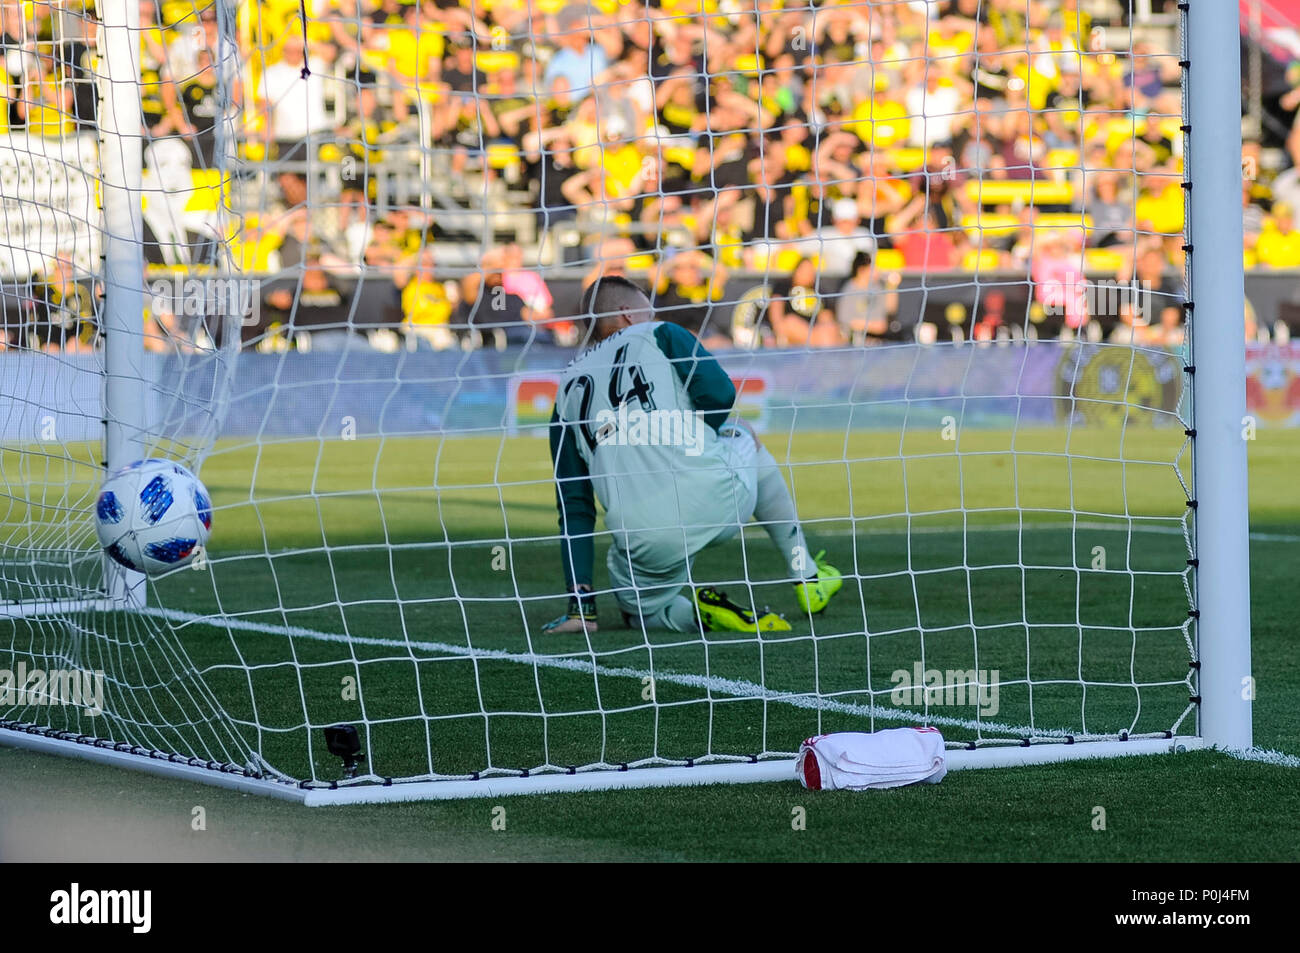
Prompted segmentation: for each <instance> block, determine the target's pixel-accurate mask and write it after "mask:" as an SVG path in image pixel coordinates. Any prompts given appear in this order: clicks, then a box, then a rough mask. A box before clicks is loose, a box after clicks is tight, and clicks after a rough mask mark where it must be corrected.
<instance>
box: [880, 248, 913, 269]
mask: <svg viewBox="0 0 1300 953" xmlns="http://www.w3.org/2000/svg"><path fill="white" fill-rule="evenodd" d="M906 267H907V263H906V261H904V259H903V253H902V252H901V251H899V250H898V249H897V248H882V249H880V250H879V251H878V252H876V268H878V269H879V270H881V271H898V270H900V269H902V268H906Z"/></svg>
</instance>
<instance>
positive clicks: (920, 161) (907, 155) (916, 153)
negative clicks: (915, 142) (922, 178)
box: [887, 146, 925, 172]
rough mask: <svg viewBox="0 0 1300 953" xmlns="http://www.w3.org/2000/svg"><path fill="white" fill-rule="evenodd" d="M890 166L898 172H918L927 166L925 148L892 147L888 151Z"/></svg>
mask: <svg viewBox="0 0 1300 953" xmlns="http://www.w3.org/2000/svg"><path fill="white" fill-rule="evenodd" d="M887 160H888V162H889V167H890V168H891V169H894V170H895V171H898V172H916V171H918V170H920V169H923V168H925V150H924V149H913V148H911V147H910V146H909V147H906V148H899V149H891V150H890V151H889V152H888V153H887Z"/></svg>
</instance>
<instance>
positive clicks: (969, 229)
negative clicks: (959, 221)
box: [963, 211, 1020, 244]
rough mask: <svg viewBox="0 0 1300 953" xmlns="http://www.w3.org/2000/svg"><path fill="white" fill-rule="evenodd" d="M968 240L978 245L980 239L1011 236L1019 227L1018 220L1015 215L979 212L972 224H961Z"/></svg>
mask: <svg viewBox="0 0 1300 953" xmlns="http://www.w3.org/2000/svg"><path fill="white" fill-rule="evenodd" d="M963 224H964V227H965V230H966V234H967V236H969V238H970V240H971V241H973V242H975V243H977V244H978V243H979V241H980V237H981V236H983V237H984V238H996V237H1000V236H1003V235H1010V234H1012V233H1013V232H1014V231H1015V230H1016V229H1017V228H1019V227H1020V219H1019V217H1018V216H1015V215H1003V214H996V213H993V212H984V211H981V212H980V213H979V214H978V215H977V216H976V217H975V220H974V221H973V222H965V223H963Z"/></svg>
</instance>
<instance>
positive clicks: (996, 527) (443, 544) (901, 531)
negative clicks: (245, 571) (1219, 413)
mask: <svg viewBox="0 0 1300 953" xmlns="http://www.w3.org/2000/svg"><path fill="white" fill-rule="evenodd" d="M903 518H904V517H897V519H903ZM917 518H918V519H919V518H922V517H917ZM876 519H877V518H876V517H870V518H863V519H860V520H858V521H857V522H858V523H861V524H866V525H864V526H859V527H856V528H855V527H851V526H835V527H827V526H822V525H821V524H822V523H842V522H844V518H841V517H829V518H825V519H821V518H814V519H807V520H804V521H803V526H804V528H805V531H806V532H807V533H808V535H809V536H811V537H812V538H814V539H817V538H820V537H826V538H828V539H837V538H840V537H845V536H866V537H870V536H940V535H943V536H954V535H958V534H961V533H966V534H968V535H973V534H976V533H1016V532H1022V533H1033V532H1039V531H1052V532H1060V531H1062V530H1079V531H1081V532H1107V533H1123V532H1132V533H1155V534H1158V535H1161V536H1182V535H1183V530H1182V528H1181V527H1180V526H1160V525H1150V526H1148V525H1145V523H1146V522H1147V521H1148V520H1150V519H1152V518H1151V517H1147V518H1144V519H1138V518H1134V522H1133V523H1131V524H1129V525H1127V526H1126V525H1123V524H1121V523H1120V522H1119V521H1120V520H1122V519H1125V517H1122V516H1120V517H1116V518H1115V519H1116V522H1114V523H1099V522H1078V523H1023V524H1021V523H985V524H977V525H975V526H968V527H966V528H965V529H963V528H962V527H961V526H960V525H956V526H913V527H911V528H907V527H900V528H898V529H876V528H873V527H871V526H870V525H869V524H870V523H872V522H874V521H875V520H876ZM891 519H894V517H891ZM1160 519H1162V520H1167V521H1170V522H1172V521H1174V520H1175V519H1177V517H1172V516H1171V517H1161V518H1160ZM744 532H745V533H746V535H753V536H756V535H758V534H761V533H762V532H763V528H762V527H761V526H759V525H758V524H756V523H748V524H746V525H745V529H744ZM596 535H597V536H598V537H600V536H606V535H608V533H607V531H603V530H601V531H597V533H596ZM556 539H557V537H555V536H540V537H529V536H503V537H493V538H491V539H482V540H452V541H451V542H450V543H448V542H447V541H446V540H441V539H438V540H430V541H428V542H422V543H391V542H387V543H385V542H380V543H375V544H344V545H342V546H337V547H332V548H333V549H334V550H335V551H342V550H352V551H357V550H366V549H393V550H422V549H445V548H447V547H448V546H449V545H450V546H483V545H487V544H489V543H511V544H514V545H524V544H527V543H547V544H551V543H554V542H555V541H556ZM1250 539H1251V540H1252V541H1253V542H1257V543H1300V535H1289V534H1285V533H1251V534H1250ZM320 551H321V547H316V548H314V549H309V550H280V551H277V552H275V553H273V554H272V555H284V554H286V553H290V552H304V553H305V552H313V553H314V552H320ZM264 555H266V552H265V551H264V550H244V551H239V552H232V553H229V554H226V553H223V554H222V555H221V556H220V557H217V558H216V559H214V561H221V560H224V559H240V558H245V557H248V556H264Z"/></svg>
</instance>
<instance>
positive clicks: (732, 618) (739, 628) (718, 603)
mask: <svg viewBox="0 0 1300 953" xmlns="http://www.w3.org/2000/svg"><path fill="white" fill-rule="evenodd" d="M695 611H696V612H698V613H699V614H700V622H701V623H703V625H704V628H706V629H708V630H709V631H710V632H719V631H727V632H789V631H790V623H789V622H786V621H785V619H782V618H781V617H780V616H779V615H777V614H776V613H773V612H764V613H763V614H762V615H761V616H759V617H758V618H757V619H755V618H754V613H753V612H752V611H751V610H749V609H746V608H745V607H744V606H741V605H737V604H736V603H734V602H732V601H731V600H730V599H728V598H727V594H726V593H725V592H719V591H718V590H717V589H714V588H712V587H711V586H709V587H705V588H703V589H696V590H695Z"/></svg>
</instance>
